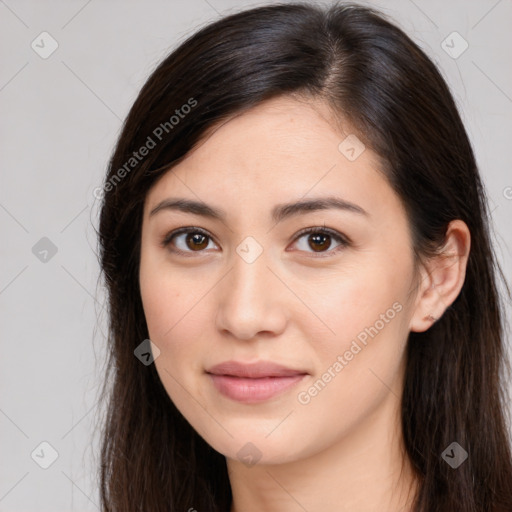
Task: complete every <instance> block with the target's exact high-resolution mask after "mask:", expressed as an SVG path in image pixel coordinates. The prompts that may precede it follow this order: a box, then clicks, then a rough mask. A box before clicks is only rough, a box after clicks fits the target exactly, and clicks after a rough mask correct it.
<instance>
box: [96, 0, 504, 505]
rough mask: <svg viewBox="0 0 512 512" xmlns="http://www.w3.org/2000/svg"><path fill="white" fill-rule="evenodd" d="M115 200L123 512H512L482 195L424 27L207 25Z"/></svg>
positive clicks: (128, 162) (124, 158)
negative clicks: (423, 39) (416, 31)
mask: <svg viewBox="0 0 512 512" xmlns="http://www.w3.org/2000/svg"><path fill="white" fill-rule="evenodd" d="M104 190H105V195H104V199H103V204H102V211H101V218H100V226H99V237H100V254H101V265H102V270H103V272H104V275H105V278H106V283H107V287H108V293H109V298H110V301H109V305H110V333H111V335H110V363H111V364H110V365H109V367H110V369H111V372H112V373H110V372H109V373H108V374H107V379H106V380H105V382H108V381H109V378H108V377H112V378H113V381H112V387H111V388H109V387H107V385H106V386H105V388H104V397H105V398H108V399H109V402H108V410H107V412H108V415H107V418H106V422H105V428H104V431H103V450H102V466H101V470H102V471H101V489H102V496H101V498H102V507H103V510H104V511H132V510H133V511H136V510H137V511H138V510H147V511H152V512H156V511H160V510H162V511H164V510H165V511H169V510H173V511H174V510H176V511H177V510H189V511H193V510H196V511H198V512H199V511H206V510H208V511H222V512H225V511H231V512H241V511H243V512H246V511H253V510H254V511H278V510H279V511H285V512H286V511H292V510H308V511H309V512H312V511H316V510H322V511H340V510H346V511H358V512H363V511H364V512H369V511H379V512H387V511H398V510H401V511H404V512H405V511H411V512H412V511H414V512H420V511H421V512H427V511H428V512H431V511H433V510H436V511H443V512H444V511H446V512H448V511H450V512H454V511H460V512H462V511H463V512H469V511H475V512H476V511H479V512H480V511H493V512H497V511H506V510H507V511H510V510H512V457H511V451H510V444H509V439H508V436H507V424H506V420H505V409H506V406H507V404H506V403H505V397H504V396H503V388H502V384H503V382H504V381H503V380H502V379H503V377H504V374H503V371H502V370H503V369H504V367H505V363H506V361H505V352H504V335H503V332H502V316H503V314H502V309H501V308H502V305H501V303H500V300H499V296H498V293H497V276H496V271H497V270H498V271H499V270H500V269H499V266H498V265H497V262H496V259H495V256H494V253H493V250H492V248H491V245H490V240H489V228H488V223H489V220H488V208H487V204H486V200H485V195H484V190H483V186H482V182H481V179H480V176H479V174H478V170H477V167H476V163H475V158H474V155H473V151H472V148H471V144H470V142H469V140H468V136H467V134H466V131H465V129H464V126H463V124H462V122H461V119H460V116H459V114H458V112H457V109H456V106H455V104H454V101H453V99H452V97H451V95H450V92H449V90H448V88H447V85H446V84H445V82H444V81H443V79H442V78H441V76H440V74H439V72H438V71H437V69H436V68H435V66H434V65H433V64H432V62H431V61H430V60H429V59H428V58H427V57H426V56H425V54H424V53H423V52H422V51H421V50H420V49H419V48H418V47H417V46H416V45H415V44H414V43H413V42H412V41H411V40H410V39H409V38H408V37H407V36H406V35H405V34H404V33H403V32H402V31H401V30H400V29H398V28H397V27H396V26H394V25H393V24H392V23H390V22H388V21H386V20H385V19H384V18H383V17H382V16H381V15H380V14H378V13H376V12H374V11H372V10H371V9H368V8H365V7H361V6H357V5H347V4H337V5H332V6H330V7H326V8H322V7H319V6H311V5H307V4H285V5H271V6H267V7H259V8H255V9H251V10H246V11H243V12H240V13H237V14H234V15H231V16H228V17H225V18H223V19H221V20H219V21H216V22H215V23H212V24H210V25H209V26H206V27H205V28H203V29H201V30H200V31H199V32H197V33H196V34H194V35H193V36H191V37H190V38H189V39H188V40H187V41H185V42H184V43H183V44H181V45H180V46H179V47H178V48H177V49H176V50H175V51H173V52H172V53H171V54H170V55H169V56H168V57H167V58H166V59H165V60H164V61H163V62H162V63H161V64H160V65H159V66H158V68H157V69H156V70H155V71H154V73H153V74H152V75H151V76H150V78H149V79H148V81H147V83H146V84H145V85H144V87H143V88H142V90H141V92H140V94H139V96H138V98H137V100H136V101H135V104H134V105H133V107H132V109H131V111H130V113H129V115H128V118H127V120H126V122H125V125H124V127H123V130H122V133H121V135H120V137H119V141H118V143H117V146H116V148H115V151H114V154H113V156H112V159H111V161H110V166H109V172H108V176H107V177H106V181H105V186H104Z"/></svg>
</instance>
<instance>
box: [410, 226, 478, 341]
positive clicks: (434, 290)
mask: <svg viewBox="0 0 512 512" xmlns="http://www.w3.org/2000/svg"><path fill="white" fill-rule="evenodd" d="M470 246H471V235H470V232H469V228H468V227H467V225H466V223H465V222H463V221H462V220H460V219H457V220H453V221H451V222H450V224H449V225H448V229H447V231H446V236H445V244H444V246H443V247H442V249H441V250H440V251H439V252H438V254H437V255H436V256H434V257H432V258H430V259H429V261H428V262H427V264H426V266H425V269H426V272H427V275H426V276H425V277H424V278H423V279H422V281H421V283H420V285H419V288H420V289H419V292H418V300H417V303H416V307H415V311H414V314H413V316H412V317H411V321H410V325H409V327H410V330H411V331H414V332H424V331H426V330H428V329H429V328H430V327H431V326H432V324H433V323H434V322H436V321H437V320H439V319H440V318H441V317H442V316H443V314H444V312H445V311H446V309H447V308H448V307H450V306H451V304H452V303H453V302H454V301H455V299H456V298H457V297H458V295H459V293H460V291H461V289H462V286H463V285H464V280H465V278H466V267H467V262H468V258H469V251H470Z"/></svg>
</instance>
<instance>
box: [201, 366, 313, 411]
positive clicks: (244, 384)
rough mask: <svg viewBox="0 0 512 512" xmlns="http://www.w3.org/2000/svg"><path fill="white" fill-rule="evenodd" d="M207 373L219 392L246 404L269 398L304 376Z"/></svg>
mask: <svg viewBox="0 0 512 512" xmlns="http://www.w3.org/2000/svg"><path fill="white" fill-rule="evenodd" d="M208 375H209V376H210V378H211V379H212V381H213V385H214V386H215V387H216V388H217V390H218V391H219V392H220V393H221V394H223V395H224V396H226V397H228V398H231V399H232V400H236V401H237V402H243V403H246V404H254V403H258V402H264V401H265V400H269V399H270V398H272V397H274V396H277V395H279V394H280V393H283V392H284V391H286V390H288V389H290V388H291V387H292V386H295V385H296V384H297V383H299V382H300V381H301V380H302V379H303V378H304V377H305V376H306V375H305V374H299V375H291V376H288V377H262V378H259V379H248V378H244V377H232V376H228V375H213V374H211V373H210V374H208Z"/></svg>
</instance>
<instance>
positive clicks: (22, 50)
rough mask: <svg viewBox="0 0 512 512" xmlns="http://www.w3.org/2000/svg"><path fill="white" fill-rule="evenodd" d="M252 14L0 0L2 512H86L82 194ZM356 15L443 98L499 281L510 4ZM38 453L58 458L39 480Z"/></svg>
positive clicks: (91, 325)
mask: <svg viewBox="0 0 512 512" xmlns="http://www.w3.org/2000/svg"><path fill="white" fill-rule="evenodd" d="M261 3H263V2H257V3H255V2H247V1H244V2H235V1H231V0H230V1H228V0H208V1H206V0H186V1H181V0H180V1H156V0H153V1H144V2H143V1H120V0H119V1H101V0H89V1H82V2H76V1H66V2H64V1H60V2H56V1H44V2H43V1H39V2H37V1H35V0H32V1H21V0H20V1H15V0H0V34H1V35H0V37H1V44H0V58H1V67H0V108H1V116H0V130H1V137H0V140H1V153H0V155H1V157H0V158H1V164H2V165H1V180H2V181H1V187H0V225H1V233H2V239H3V240H4V243H2V244H1V245H0V255H1V265H0V314H1V324H0V325H1V344H2V345H1V349H2V358H1V361H0V365H1V368H0V432H1V438H0V460H1V461H2V463H1V468H0V512H1V511H24V512H29V511H36V510H37V511H38V512H45V511H55V510H68V511H84V510H87V511H89V510H90V511H94V510H98V503H99V500H98V490H97V480H96V475H95V471H96V467H95V464H96V461H97V455H98V452H97V442H98V439H97V438H95V437H94V436H93V434H92V433H93V427H94V424H95V421H97V414H98V412H99V410H98V408H97V407H96V401H97V392H98V385H99V383H100V382H101V377H102V361H103V360H104V351H103V347H104V333H105V325H106V323H105V312H104V310H102V304H103V302H104V294H103V291H102V289H101V287H100V286H98V284H97V278H98V264H97V259H96V255H95V251H96V247H97V245H96V238H95V233H94V229H93V226H94V225H96V221H97V215H98V201H97V200H96V199H95V197H94V194H93V191H94V189H95V188H96V187H98V186H100V185H101V182H102V176H103V174H104V172H105V169H106V163H107V160H108V158H109V156H110V152H111V150H112V148H113V145H114V143H115V140H116V137H117V135H118V133H119V129H120V126H121V122H122V119H123V118H124V117H125V115H126V114H127V112H128V109H129V108H130V106H131V104H132V102H133V101H134V99H135V97H136V95H137V93H138V91H139V89H140V87H141V86H142V85H143V83H144V81H145V79H146V78H147V76H148V74H149V73H150V71H151V70H152V69H153V68H154V66H155V65H156V64H157V63H158V62H159V61H160V60H161V59H162V58H163V57H164V56H165V55H166V54H167V53H168V52H169V51H170V50H171V49H172V48H174V47H175V46H176V44H177V43H178V41H181V40H182V39H183V38H185V37H186V36H188V35H189V34H191V33H192V32H194V31H195V30H196V29H197V28H199V27H200V26H203V25H204V24H206V23H208V22H210V21H212V20H215V19H217V18H218V17H219V16H220V15H223V14H227V13H229V12H233V11H235V10H239V9H241V8H242V7H249V6H256V5H260V4H261ZM324 3H328V2H324ZM364 3H367V4H369V5H373V6H376V7H378V8H381V9H382V10H383V11H384V12H385V13H387V14H389V15H391V16H392V17H393V18H394V20H395V21H396V22H397V23H398V24H399V25H400V26H401V27H402V28H403V29H404V30H405V31H406V32H407V33H408V34H409V35H410V36H411V37H412V38H413V39H414V40H415V41H416V42H417V43H418V44H419V45H420V46H421V47H422V48H423V49H424V50H425V51H426V52H427V54H428V55H429V56H430V57H431V58H432V59H433V60H434V62H436V63H437V65H438V66H439V67H440V69H441V71H442V73H443V75H444V76H445V78H446V79H447V81H448V83H449V84H450V87H451V88H452V91H453V93H454V95H455V98H456V100H457V103H458V105H459V107H460V110H461V112H462V116H463V119H464V122H465V124H466V127H467V130H468V132H469V135H470V138H471V140H472V143H473V145H474V148H475V151H476V155H477V159H478V162H479V165H480V169H481V173H482V175H483V178H484V181H485V184H486V186H487V190H488V194H489V200H490V204H491V210H492V217H493V221H494V223H495V236H496V248H497V252H498V255H499V257H500V260H501V262H502V264H503V268H504V270H505V272H506V275H507V279H508V280H509V278H508V276H510V275H511V270H512V269H511V252H510V248H511V247H512V230H511V227H510V219H511V218H512V175H511V172H510V169H511V164H512V158H511V152H510V141H511V140H512V138H511V126H512V116H511V113H512V67H511V66H510V50H511V49H512V47H511V42H512V35H511V31H510V23H511V21H512V2H511V0H500V1H496V0H489V1H488V0H479V1H476V0H473V1H462V0H460V1H451V0H450V1H447V0H442V1H439V0H436V1H426V0H414V1H412V0H394V1H387V2H383V1H372V2H364ZM44 31H46V32H48V33H49V34H50V35H51V37H52V38H53V39H54V40H56V41H57V44H58V48H57V50H56V51H55V52H54V53H53V54H52V55H50V56H49V57H48V58H46V59H43V58H42V57H41V56H40V54H39V53H36V51H35V49H33V48H32V47H31V44H32V42H33V41H35V43H34V44H35V45H39V47H37V46H36V48H37V49H38V51H39V52H42V51H43V50H44V51H48V49H50V48H51V44H50V43H51V41H50V39H48V36H40V34H41V33H42V32H44ZM454 31H456V32H458V33H459V34H460V35H461V36H462V38H464V40H466V41H467V42H468V44H469V47H468V48H467V50H466V51H465V52H464V53H462V54H461V55H460V56H458V57H457V58H453V55H452V56H450V55H449V54H448V53H446V51H445V50H444V49H443V47H442V42H443V41H444V40H445V39H446V38H447V36H450V34H452V33H453V32H454ZM450 37H451V39H450V38H449V39H448V40H447V42H448V43H449V44H450V46H453V49H452V50H451V52H452V53H453V52H456V53H458V52H460V50H461V49H463V46H462V44H464V43H463V41H462V40H460V39H457V37H458V36H455V39H453V37H454V36H450ZM41 38H43V39H44V40H43V42H41ZM445 44H446V43H445ZM43 46H44V48H43ZM507 55H508V57H507ZM506 62H509V64H508V65H507V64H506ZM191 87H193V84H191ZM507 220H508V222H507ZM43 237H47V238H48V239H49V240H51V243H52V244H53V246H54V247H55V249H56V250H57V252H56V253H55V254H53V255H52V252H51V250H49V252H48V253H44V250H48V241H42V242H39V241H40V239H41V238H43ZM38 242H39V245H36V244H38ZM34 246H36V249H34V250H33V247H34ZM41 251H43V252H41ZM34 253H35V254H34ZM41 258H42V259H43V261H41ZM45 259H46V261H44V260H45ZM507 307H508V315H509V318H510V304H508V305H507ZM509 339H510V337H509ZM44 441H45V442H47V443H49V444H50V445H51V446H52V447H53V448H54V449H55V450H56V451H57V453H58V457H57V459H56V460H55V461H54V462H53V464H52V465H51V466H50V467H48V469H42V468H41V467H40V464H44V463H45V462H46V463H49V462H51V452H50V450H49V449H48V448H47V447H46V446H45V445H43V446H42V447H41V446H40V443H41V442H44ZM34 450H35V452H34ZM41 450H42V451H41ZM31 454H32V455H31Z"/></svg>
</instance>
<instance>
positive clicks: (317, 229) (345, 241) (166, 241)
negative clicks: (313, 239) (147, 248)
mask: <svg viewBox="0 0 512 512" xmlns="http://www.w3.org/2000/svg"><path fill="white" fill-rule="evenodd" d="M188 233H201V234H202V235H204V236H206V237H208V238H209V239H210V240H212V241H213V242H214V243H215V244H216V245H219V244H218V243H217V242H216V240H215V238H214V237H213V236H212V235H211V234H210V233H209V232H208V231H206V230H205V229H203V228H200V227H196V226H186V227H181V228H178V229H175V230H174V231H171V232H170V233H167V234H166V235H165V236H164V238H163V240H162V242H161V246H162V247H163V248H167V246H168V245H170V243H171V240H172V239H173V238H174V237H176V236H178V235H181V234H188ZM310 233H323V234H326V235H329V236H330V237H332V238H333V239H335V240H336V241H337V242H339V245H338V247H336V248H334V249H329V250H327V251H320V252H315V251H312V252H310V254H312V255H314V256H313V257H315V258H318V257H326V256H330V255H332V254H335V253H337V252H338V250H339V249H343V248H344V247H347V246H349V245H351V243H352V241H351V240H350V239H349V238H348V237H347V236H345V235H343V234H341V233H339V232H338V231H336V230H335V229H332V228H328V227H326V226H325V225H324V226H311V227H308V228H304V229H301V230H300V231H299V232H298V233H296V234H295V236H294V239H293V243H296V242H297V241H298V240H299V239H300V238H302V237H303V236H304V235H307V234H310ZM286 251H288V252H290V250H289V249H286ZM172 252H175V253H178V254H185V255H187V256H189V255H192V254H194V253H201V252H206V251H205V250H202V251H182V250H181V249H178V248H173V249H172ZM299 252H309V251H299Z"/></svg>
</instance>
